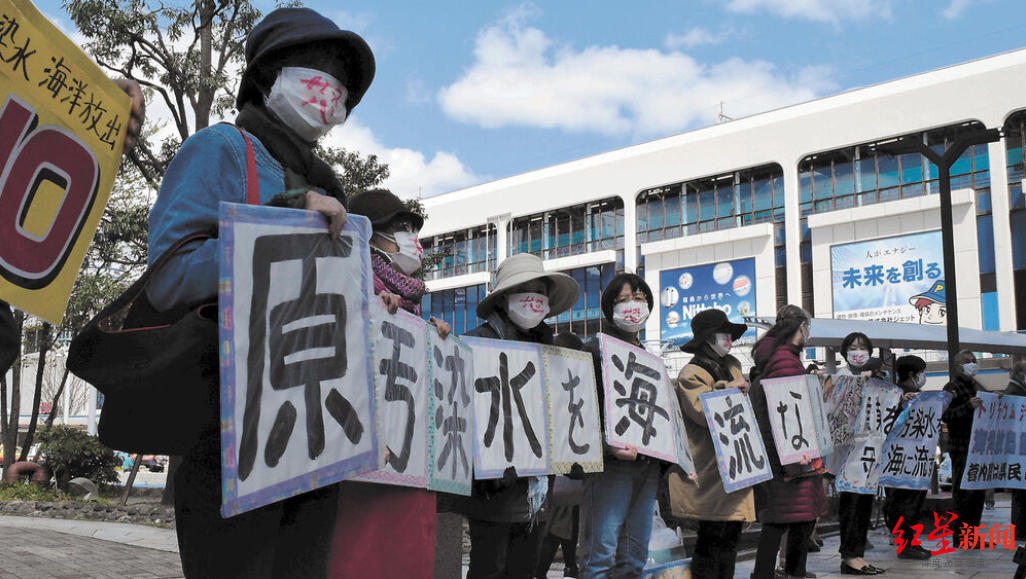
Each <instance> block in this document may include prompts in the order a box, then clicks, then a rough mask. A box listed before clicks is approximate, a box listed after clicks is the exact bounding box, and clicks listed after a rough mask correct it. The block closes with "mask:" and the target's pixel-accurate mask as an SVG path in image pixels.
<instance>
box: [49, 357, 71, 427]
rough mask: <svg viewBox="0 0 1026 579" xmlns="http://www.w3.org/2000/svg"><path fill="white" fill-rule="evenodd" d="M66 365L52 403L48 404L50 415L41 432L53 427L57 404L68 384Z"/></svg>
mask: <svg viewBox="0 0 1026 579" xmlns="http://www.w3.org/2000/svg"><path fill="white" fill-rule="evenodd" d="M68 372H69V370H68V365H67V364H65V365H64V376H63V377H61V385H60V386H58V387H57V392H56V393H55V394H54V395H53V402H52V403H51V404H50V415H49V416H47V417H46V424H45V425H44V426H43V430H50V428H52V427H53V419H54V418H55V417H56V416H57V409H58V403H59V402H60V400H61V394H63V393H64V387H65V386H66V385H67V384H68Z"/></svg>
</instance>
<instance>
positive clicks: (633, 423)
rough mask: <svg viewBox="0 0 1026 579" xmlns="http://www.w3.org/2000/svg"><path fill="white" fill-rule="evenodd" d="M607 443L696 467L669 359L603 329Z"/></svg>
mask: <svg viewBox="0 0 1026 579" xmlns="http://www.w3.org/2000/svg"><path fill="white" fill-rule="evenodd" d="M598 340H599V350H600V351H601V353H602V384H603V386H602V387H603V389H604V398H605V404H604V408H603V410H604V414H605V424H604V425H603V426H604V429H605V433H606V442H608V443H609V445H610V446H614V447H621V448H622V447H625V446H627V445H631V446H634V447H635V448H637V449H638V452H639V453H641V454H645V455H648V456H652V457H655V458H658V459H660V460H665V461H667V462H672V463H674V464H677V465H679V466H680V467H681V468H682V469H683V470H684V472H686V473H689V474H692V473H694V472H695V467H694V462H693V460H692V458H691V449H690V446H689V445H688V441H687V433H686V432H685V427H684V416H683V414H682V413H681V410H680V406H679V403H678V402H677V395H676V393H675V392H674V389H673V385H672V383H671V382H670V379H669V377H668V376H667V374H666V365H665V364H663V360H662V359H661V358H660V357H659V356H656V355H655V354H652V353H651V352H648V351H647V350H645V349H644V348H639V347H637V346H632V345H631V344H628V343H626V342H624V341H622V340H617V339H616V338H613V337H610V336H608V335H606V334H599V335H598Z"/></svg>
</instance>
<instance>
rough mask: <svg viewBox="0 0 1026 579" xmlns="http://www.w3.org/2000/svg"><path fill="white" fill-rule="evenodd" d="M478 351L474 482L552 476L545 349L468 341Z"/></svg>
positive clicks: (525, 345) (475, 361) (511, 343)
mask: <svg viewBox="0 0 1026 579" xmlns="http://www.w3.org/2000/svg"><path fill="white" fill-rule="evenodd" d="M463 339H464V341H465V342H466V343H467V344H468V345H469V346H470V347H471V348H472V349H473V351H474V428H475V430H476V432H477V434H476V437H475V438H476V441H477V442H476V445H475V453H474V478H475V479H491V478H502V476H503V473H504V472H505V471H506V469H508V468H509V467H513V468H515V469H516V472H517V475H518V476H528V475H543V474H549V445H548V428H549V425H548V403H547V401H546V394H547V392H546V390H547V389H546V383H545V379H544V376H545V372H544V368H543V366H542V356H541V347H540V346H539V345H538V344H533V343H527V342H515V341H511V340H491V339H487V338H477V337H464V338H463Z"/></svg>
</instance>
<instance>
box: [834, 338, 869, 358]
mask: <svg viewBox="0 0 1026 579" xmlns="http://www.w3.org/2000/svg"><path fill="white" fill-rule="evenodd" d="M856 340H862V343H863V344H865V345H866V350H867V351H868V352H869V353H870V354H872V353H873V341H872V340H870V339H869V336H867V335H865V334H863V333H862V332H852V333H850V334H848V335H847V336H845V337H844V340H841V357H843V358H844V359H845V361H847V360H848V350H850V349H851V345H852V344H854V343H855V341H856Z"/></svg>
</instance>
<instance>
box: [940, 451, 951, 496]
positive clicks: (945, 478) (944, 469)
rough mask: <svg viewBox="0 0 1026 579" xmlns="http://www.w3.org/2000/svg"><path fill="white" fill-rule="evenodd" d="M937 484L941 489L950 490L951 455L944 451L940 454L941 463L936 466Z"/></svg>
mask: <svg viewBox="0 0 1026 579" xmlns="http://www.w3.org/2000/svg"><path fill="white" fill-rule="evenodd" d="M937 484H938V486H940V488H941V489H943V490H946V491H948V490H951V457H950V456H949V455H948V453H946V452H945V453H944V454H942V455H941V463H940V466H939V467H937Z"/></svg>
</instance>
